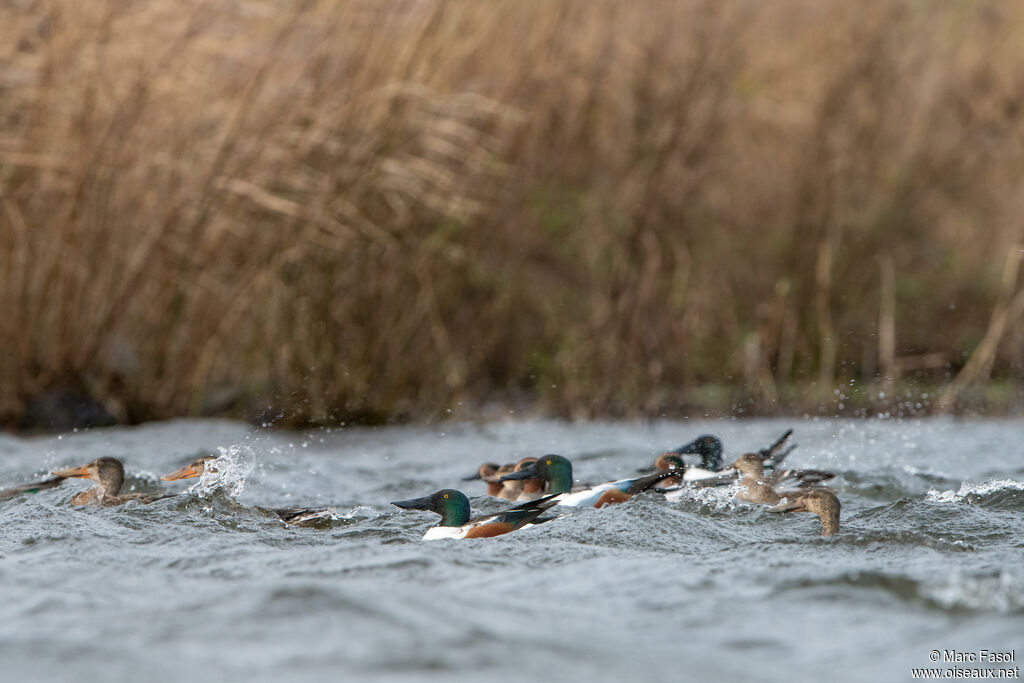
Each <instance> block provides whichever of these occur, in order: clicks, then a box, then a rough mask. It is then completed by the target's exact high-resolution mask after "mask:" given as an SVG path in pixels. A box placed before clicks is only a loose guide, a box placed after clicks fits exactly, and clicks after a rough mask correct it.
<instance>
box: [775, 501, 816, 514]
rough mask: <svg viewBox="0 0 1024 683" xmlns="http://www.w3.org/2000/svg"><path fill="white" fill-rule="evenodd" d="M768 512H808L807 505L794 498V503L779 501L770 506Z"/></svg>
mask: <svg viewBox="0 0 1024 683" xmlns="http://www.w3.org/2000/svg"><path fill="white" fill-rule="evenodd" d="M768 512H807V506H806V505H804V504H803V503H801V502H800V501H796V500H794V501H793V502H792V503H779V504H778V505H773V506H772V507H770V508H768Z"/></svg>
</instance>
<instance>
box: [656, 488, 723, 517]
mask: <svg viewBox="0 0 1024 683" xmlns="http://www.w3.org/2000/svg"><path fill="white" fill-rule="evenodd" d="M740 488H741V487H740V486H737V485H731V486H708V487H702V488H698V487H694V486H684V487H683V488H681V489H676V490H675V491H669V492H668V493H666V494H665V499H666V500H668V501H669V502H672V503H675V502H677V501H680V500H692V501H695V502H697V503H701V504H703V505H707V506H708V507H709V508H711V509H712V510H716V511H720V510H726V509H730V508H733V507H735V503H736V501H735V497H736V494H737V493H739V491H740Z"/></svg>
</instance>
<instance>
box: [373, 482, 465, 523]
mask: <svg viewBox="0 0 1024 683" xmlns="http://www.w3.org/2000/svg"><path fill="white" fill-rule="evenodd" d="M391 504H392V505H394V506H396V507H400V508H403V509H405V510H430V511H431V512H436V513H437V514H439V515H441V523H440V524H439V525H438V526H462V525H463V524H465V523H466V522H468V521H469V498H466V495H465V494H464V493H462V492H461V491H456V490H455V489H441V490H440V491H438V492H437V493H434V494H432V495H429V496H424V497H422V498H410V499H409V500H396V501H393V502H392V503H391Z"/></svg>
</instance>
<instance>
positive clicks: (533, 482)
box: [505, 458, 544, 503]
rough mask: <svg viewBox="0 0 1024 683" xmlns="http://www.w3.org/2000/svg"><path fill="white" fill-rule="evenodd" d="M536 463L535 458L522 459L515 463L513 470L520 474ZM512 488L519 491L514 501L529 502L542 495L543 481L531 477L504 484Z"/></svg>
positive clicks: (512, 480)
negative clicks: (514, 487)
mask: <svg viewBox="0 0 1024 683" xmlns="http://www.w3.org/2000/svg"><path fill="white" fill-rule="evenodd" d="M535 462H537V458H523V459H522V460H520V461H519V462H517V463H516V466H515V467H514V468H513V471H514V472H522V471H523V470H524V469H526V468H527V467H529V466H531V465H533V464H534V463H535ZM505 483H506V484H510V485H512V486H516V485H518V486H516V488H517V489H518V491H519V495H518V496H516V500H517V501H519V502H520V503H525V502H529V501H531V500H537V499H538V498H541V497H543V495H544V480H543V479H541V478H540V477H531V478H528V479H511V480H509V481H506V482H505Z"/></svg>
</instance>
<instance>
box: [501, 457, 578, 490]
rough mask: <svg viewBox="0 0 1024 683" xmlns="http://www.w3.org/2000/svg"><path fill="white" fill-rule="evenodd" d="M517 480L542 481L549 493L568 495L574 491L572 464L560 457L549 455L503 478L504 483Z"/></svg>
mask: <svg viewBox="0 0 1024 683" xmlns="http://www.w3.org/2000/svg"><path fill="white" fill-rule="evenodd" d="M516 479H540V480H542V481H543V482H544V483H545V484H547V485H548V493H568V492H569V491H570V490H572V463H571V462H569V461H568V460H566V459H565V458H563V457H562V456H560V455H555V454H554V453H549V454H548V455H545V456H543V457H541V458H537V460H536V461H535V462H532V463H528V464H526V465H525V466H524V467H523V468H522V469H520V470H519V471H518V472H512V473H511V474H506V475H505V476H503V477H502V478H501V480H502V481H509V480H516Z"/></svg>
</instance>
